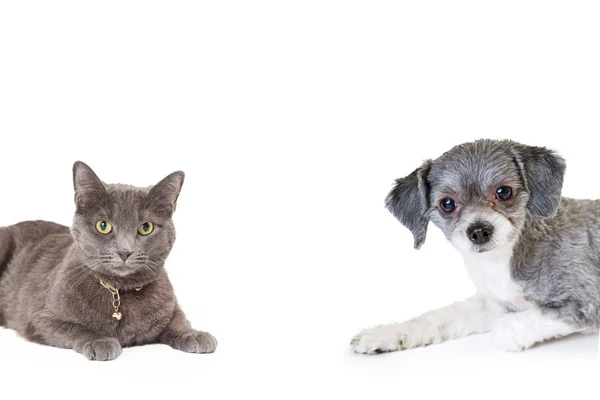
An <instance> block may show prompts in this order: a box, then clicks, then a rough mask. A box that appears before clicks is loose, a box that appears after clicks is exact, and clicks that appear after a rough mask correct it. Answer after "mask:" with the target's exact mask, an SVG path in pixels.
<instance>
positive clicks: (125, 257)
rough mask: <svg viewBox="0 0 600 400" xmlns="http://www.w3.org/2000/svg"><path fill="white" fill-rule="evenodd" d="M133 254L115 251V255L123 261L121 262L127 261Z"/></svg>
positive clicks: (127, 251)
mask: <svg viewBox="0 0 600 400" xmlns="http://www.w3.org/2000/svg"><path fill="white" fill-rule="evenodd" d="M132 253H133V251H129V250H119V251H117V254H119V256H120V257H121V260H123V262H125V261H127V259H128V258H129V256H130V255H131V254H132Z"/></svg>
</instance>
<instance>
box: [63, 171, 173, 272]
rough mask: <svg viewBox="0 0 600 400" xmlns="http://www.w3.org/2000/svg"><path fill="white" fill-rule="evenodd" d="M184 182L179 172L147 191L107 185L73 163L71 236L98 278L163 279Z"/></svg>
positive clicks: (131, 187)
mask: <svg viewBox="0 0 600 400" xmlns="http://www.w3.org/2000/svg"><path fill="white" fill-rule="evenodd" d="M183 179H184V174H183V172H181V171H177V172H173V173H172V174H170V175H169V176H167V177H166V178H164V179H163V180H161V181H160V182H159V183H157V184H156V185H154V186H152V187H148V188H139V187H134V186H129V185H121V184H106V183H103V182H102V181H101V180H100V179H99V178H98V176H97V175H96V174H95V173H94V171H92V169H91V168H90V167H89V166H87V165H86V164H84V163H82V162H80V161H78V162H76V163H75V164H74V165H73V183H74V186H75V205H76V211H75V217H74V219H73V226H72V228H71V234H72V235H73V237H74V239H75V242H76V243H77V245H78V246H79V249H80V250H81V251H80V252H81V254H82V255H83V258H84V261H85V264H86V266H87V267H88V268H91V269H92V271H93V272H94V274H95V275H96V276H97V277H99V278H101V279H106V280H108V281H109V282H111V281H112V282H116V281H122V280H123V279H131V280H133V281H150V280H153V278H155V277H156V276H158V274H159V273H160V271H161V269H162V267H163V263H164V261H165V259H166V258H167V256H168V255H169V252H170V251H171V248H172V247H173V243H174V242H175V227H174V225H173V220H172V218H171V217H172V215H173V212H174V211H175V205H176V202H177V197H178V196H179V192H180V190H181V186H182V185H183Z"/></svg>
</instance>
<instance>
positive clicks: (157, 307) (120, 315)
mask: <svg viewBox="0 0 600 400" xmlns="http://www.w3.org/2000/svg"><path fill="white" fill-rule="evenodd" d="M174 309H175V299H174V296H171V295H168V294H165V293H162V294H161V293H157V291H156V290H153V289H152V288H151V289H148V290H145V289H144V288H142V290H140V291H139V292H134V291H128V292H120V293H119V296H118V297H117V296H115V295H113V294H111V293H109V292H108V291H106V292H104V291H94V292H93V293H91V295H90V296H88V297H87V301H86V302H81V303H79V304H78V306H77V307H76V308H74V309H72V310H71V312H73V314H72V316H71V317H73V318H74V319H75V320H77V319H79V320H80V321H81V324H83V325H86V326H87V327H88V328H89V329H90V330H92V331H93V332H96V333H98V334H100V335H102V336H108V337H114V338H117V339H118V340H119V342H120V343H121V344H122V345H123V346H130V345H136V344H144V343H148V342H151V341H153V340H154V339H155V338H156V337H157V336H158V335H160V333H161V332H162V331H163V330H164V328H165V327H166V326H167V325H168V324H169V321H170V320H171V318H172V316H173V312H174ZM65 311H66V312H69V310H65Z"/></svg>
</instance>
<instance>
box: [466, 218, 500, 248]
mask: <svg viewBox="0 0 600 400" xmlns="http://www.w3.org/2000/svg"><path fill="white" fill-rule="evenodd" d="M492 233H494V227H493V226H492V225H490V224H488V223H487V222H478V223H476V224H473V225H471V226H470V227H469V228H468V229H467V236H468V237H469V239H471V242H473V243H475V244H485V243H487V242H489V241H490V238H491V237H492Z"/></svg>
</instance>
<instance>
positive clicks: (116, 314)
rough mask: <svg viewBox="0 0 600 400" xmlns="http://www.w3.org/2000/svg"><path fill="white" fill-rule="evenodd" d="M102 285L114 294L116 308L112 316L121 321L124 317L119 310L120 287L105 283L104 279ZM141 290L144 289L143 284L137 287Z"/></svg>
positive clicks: (113, 303)
mask: <svg viewBox="0 0 600 400" xmlns="http://www.w3.org/2000/svg"><path fill="white" fill-rule="evenodd" d="M100 285H102V287H103V288H105V289H106V290H108V291H109V292H110V293H111V294H112V296H113V301H112V305H113V308H114V311H113V313H112V317H113V318H114V319H116V320H117V321H120V320H121V318H123V313H122V312H121V311H119V307H121V296H119V289H117V288H115V287H114V286H112V285H111V284H109V283H104V281H102V280H100ZM140 290H142V287H141V286H140V287H136V288H135V291H136V292H139V291H140Z"/></svg>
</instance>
